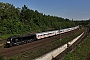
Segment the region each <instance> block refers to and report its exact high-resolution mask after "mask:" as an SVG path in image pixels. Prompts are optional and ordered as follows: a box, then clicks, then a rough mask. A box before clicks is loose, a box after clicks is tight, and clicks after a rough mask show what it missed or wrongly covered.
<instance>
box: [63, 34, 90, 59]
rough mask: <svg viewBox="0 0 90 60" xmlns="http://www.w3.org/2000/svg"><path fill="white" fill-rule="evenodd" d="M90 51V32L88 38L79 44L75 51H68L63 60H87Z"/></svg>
mask: <svg viewBox="0 0 90 60" xmlns="http://www.w3.org/2000/svg"><path fill="white" fill-rule="evenodd" d="M89 52H90V34H89V36H87V38H86V39H85V40H84V41H83V42H82V43H81V44H80V45H78V46H77V48H76V50H75V51H74V52H72V53H71V52H69V53H67V55H66V57H65V58H64V59H63V60H85V58H86V56H87V54H88V53H89Z"/></svg>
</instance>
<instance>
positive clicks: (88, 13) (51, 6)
mask: <svg viewBox="0 0 90 60" xmlns="http://www.w3.org/2000/svg"><path fill="white" fill-rule="evenodd" d="M0 2H4V3H10V4H13V5H14V6H15V7H20V8H21V7H23V5H26V6H27V7H28V8H29V9H32V10H37V11H39V12H40V13H43V14H46V15H51V16H52V15H53V16H58V17H62V18H68V19H70V20H72V19H73V20H87V19H90V0H0Z"/></svg>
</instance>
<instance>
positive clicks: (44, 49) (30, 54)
mask: <svg viewBox="0 0 90 60" xmlns="http://www.w3.org/2000/svg"><path fill="white" fill-rule="evenodd" d="M83 31H84V29H82V30H80V32H78V33H75V34H71V35H69V36H67V37H65V38H62V40H61V41H60V40H56V41H51V42H50V43H49V44H44V45H41V46H38V47H35V48H33V49H31V50H28V51H24V52H22V53H20V54H17V55H14V56H13V57H11V58H10V59H14V60H32V59H34V58H36V57H39V56H42V55H43V54H46V53H48V52H50V51H52V50H54V49H56V48H58V47H60V46H61V45H63V44H65V43H67V42H68V41H70V40H72V39H73V38H75V37H76V36H78V35H80V34H81V33H82V32H83Z"/></svg>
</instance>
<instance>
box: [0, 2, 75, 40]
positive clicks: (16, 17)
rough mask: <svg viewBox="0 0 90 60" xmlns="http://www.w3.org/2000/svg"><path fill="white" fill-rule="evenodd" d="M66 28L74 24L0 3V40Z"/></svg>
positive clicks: (60, 18) (67, 20)
mask: <svg viewBox="0 0 90 60" xmlns="http://www.w3.org/2000/svg"><path fill="white" fill-rule="evenodd" d="M60 26H61V27H62V28H68V27H72V26H75V23H74V22H72V21H70V20H69V19H67V18H66V19H64V18H62V17H57V16H50V15H45V14H43V13H39V12H38V11H37V10H35V11H34V10H31V9H29V8H28V7H27V6H26V5H24V6H23V7H22V8H19V7H15V6H13V5H12V4H9V3H3V2H0V39H4V38H8V37H10V36H13V35H23V34H29V33H35V32H42V31H48V30H55V29H59V28H60Z"/></svg>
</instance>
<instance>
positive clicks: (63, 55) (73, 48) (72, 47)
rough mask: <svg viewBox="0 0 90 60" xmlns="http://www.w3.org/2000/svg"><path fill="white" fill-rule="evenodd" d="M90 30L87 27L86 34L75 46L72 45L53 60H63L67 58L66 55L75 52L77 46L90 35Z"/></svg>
mask: <svg viewBox="0 0 90 60" xmlns="http://www.w3.org/2000/svg"><path fill="white" fill-rule="evenodd" d="M89 30H90V29H89V28H88V27H86V30H85V32H84V34H83V35H82V37H81V38H79V39H78V40H77V41H76V42H75V43H74V44H73V45H71V46H70V47H68V48H67V49H66V50H65V51H63V52H62V53H61V54H59V55H58V56H56V57H55V58H53V59H55V60H62V59H63V58H64V57H65V54H66V53H67V52H70V51H71V52H73V51H74V50H75V48H76V46H77V45H78V44H80V43H81V42H82V41H83V40H84V39H85V38H86V36H87V35H88V34H89V32H90V31H89ZM53 59H52V60H53Z"/></svg>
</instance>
